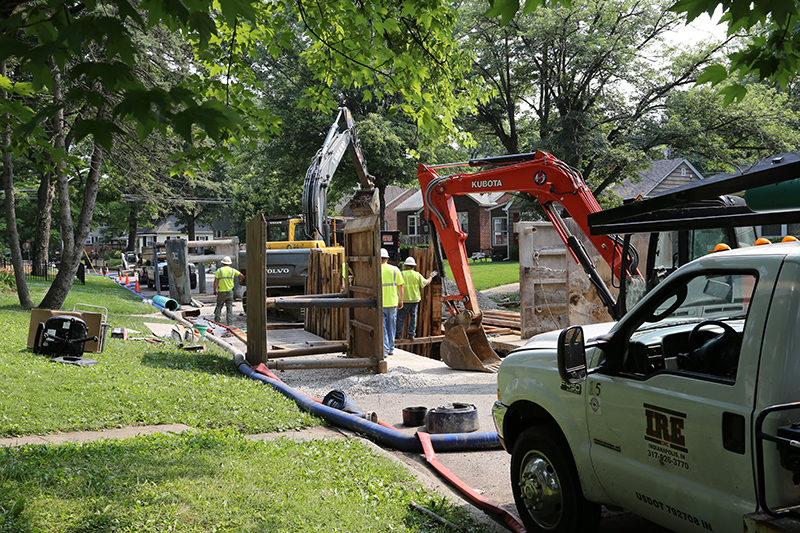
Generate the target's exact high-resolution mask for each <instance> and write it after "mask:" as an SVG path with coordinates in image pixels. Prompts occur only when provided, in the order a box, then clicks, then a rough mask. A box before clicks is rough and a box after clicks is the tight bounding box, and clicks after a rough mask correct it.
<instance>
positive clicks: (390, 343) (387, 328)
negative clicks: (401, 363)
mask: <svg viewBox="0 0 800 533" xmlns="http://www.w3.org/2000/svg"><path fill="white" fill-rule="evenodd" d="M396 324H397V308H396V307H384V308H383V355H389V354H390V353H392V352H393V351H394V328H395V325H396Z"/></svg>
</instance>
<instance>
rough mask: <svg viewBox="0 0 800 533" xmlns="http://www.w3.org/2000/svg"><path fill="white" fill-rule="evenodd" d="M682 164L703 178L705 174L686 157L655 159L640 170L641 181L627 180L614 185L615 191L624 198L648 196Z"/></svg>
mask: <svg viewBox="0 0 800 533" xmlns="http://www.w3.org/2000/svg"><path fill="white" fill-rule="evenodd" d="M681 164H685V165H686V166H687V167H689V169H690V170H691V171H692V173H694V175H695V176H697V177H698V178H699V179H703V175H702V174H701V173H700V172H699V171H698V170H697V169H696V168H694V166H693V165H692V164H691V163H690V162H689V161H687V160H686V159H683V158H678V159H660V160H657V161H653V162H652V164H651V166H650V168H649V169H648V170H642V171H640V172H639V177H640V178H641V181H636V183H634V180H632V179H629V180H625V181H623V182H621V183H618V184H616V185H615V186H614V192H615V193H616V194H617V195H619V196H620V197H621V198H623V199H629V198H638V197H639V196H647V195H648V194H650V193H651V192H652V191H653V189H655V188H656V187H658V185H659V184H660V183H661V182H662V181H664V179H665V178H667V176H669V175H670V174H672V173H673V172H674V171H675V169H677V168H678V167H679V166H681Z"/></svg>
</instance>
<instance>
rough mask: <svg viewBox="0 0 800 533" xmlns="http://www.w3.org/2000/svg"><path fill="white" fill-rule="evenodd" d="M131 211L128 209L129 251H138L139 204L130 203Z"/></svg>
mask: <svg viewBox="0 0 800 533" xmlns="http://www.w3.org/2000/svg"><path fill="white" fill-rule="evenodd" d="M129 206H130V211H128V247H127V248H126V250H127V251H129V252H135V251H136V235H137V231H138V230H139V205H138V204H136V203H135V202H131V203H130V204H129Z"/></svg>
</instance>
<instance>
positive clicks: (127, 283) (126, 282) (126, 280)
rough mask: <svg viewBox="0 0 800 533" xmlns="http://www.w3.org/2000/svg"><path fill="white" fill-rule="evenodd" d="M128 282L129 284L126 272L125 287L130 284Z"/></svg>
mask: <svg viewBox="0 0 800 533" xmlns="http://www.w3.org/2000/svg"><path fill="white" fill-rule="evenodd" d="M130 284H131V280H129V279H128V275H127V274H125V286H126V287H127V286H128V285H130Z"/></svg>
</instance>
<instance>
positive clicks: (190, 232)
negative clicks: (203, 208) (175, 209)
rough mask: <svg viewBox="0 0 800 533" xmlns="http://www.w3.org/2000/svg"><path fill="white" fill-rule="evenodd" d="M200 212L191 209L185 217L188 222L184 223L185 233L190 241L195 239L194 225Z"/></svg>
mask: <svg viewBox="0 0 800 533" xmlns="http://www.w3.org/2000/svg"><path fill="white" fill-rule="evenodd" d="M199 216H200V214H199V213H198V212H197V211H192V214H191V215H189V216H188V217H186V219H187V221H188V224H187V225H186V234H187V235H188V236H189V240H190V241H195V240H197V234H196V229H195V226H196V225H197V217H199Z"/></svg>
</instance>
